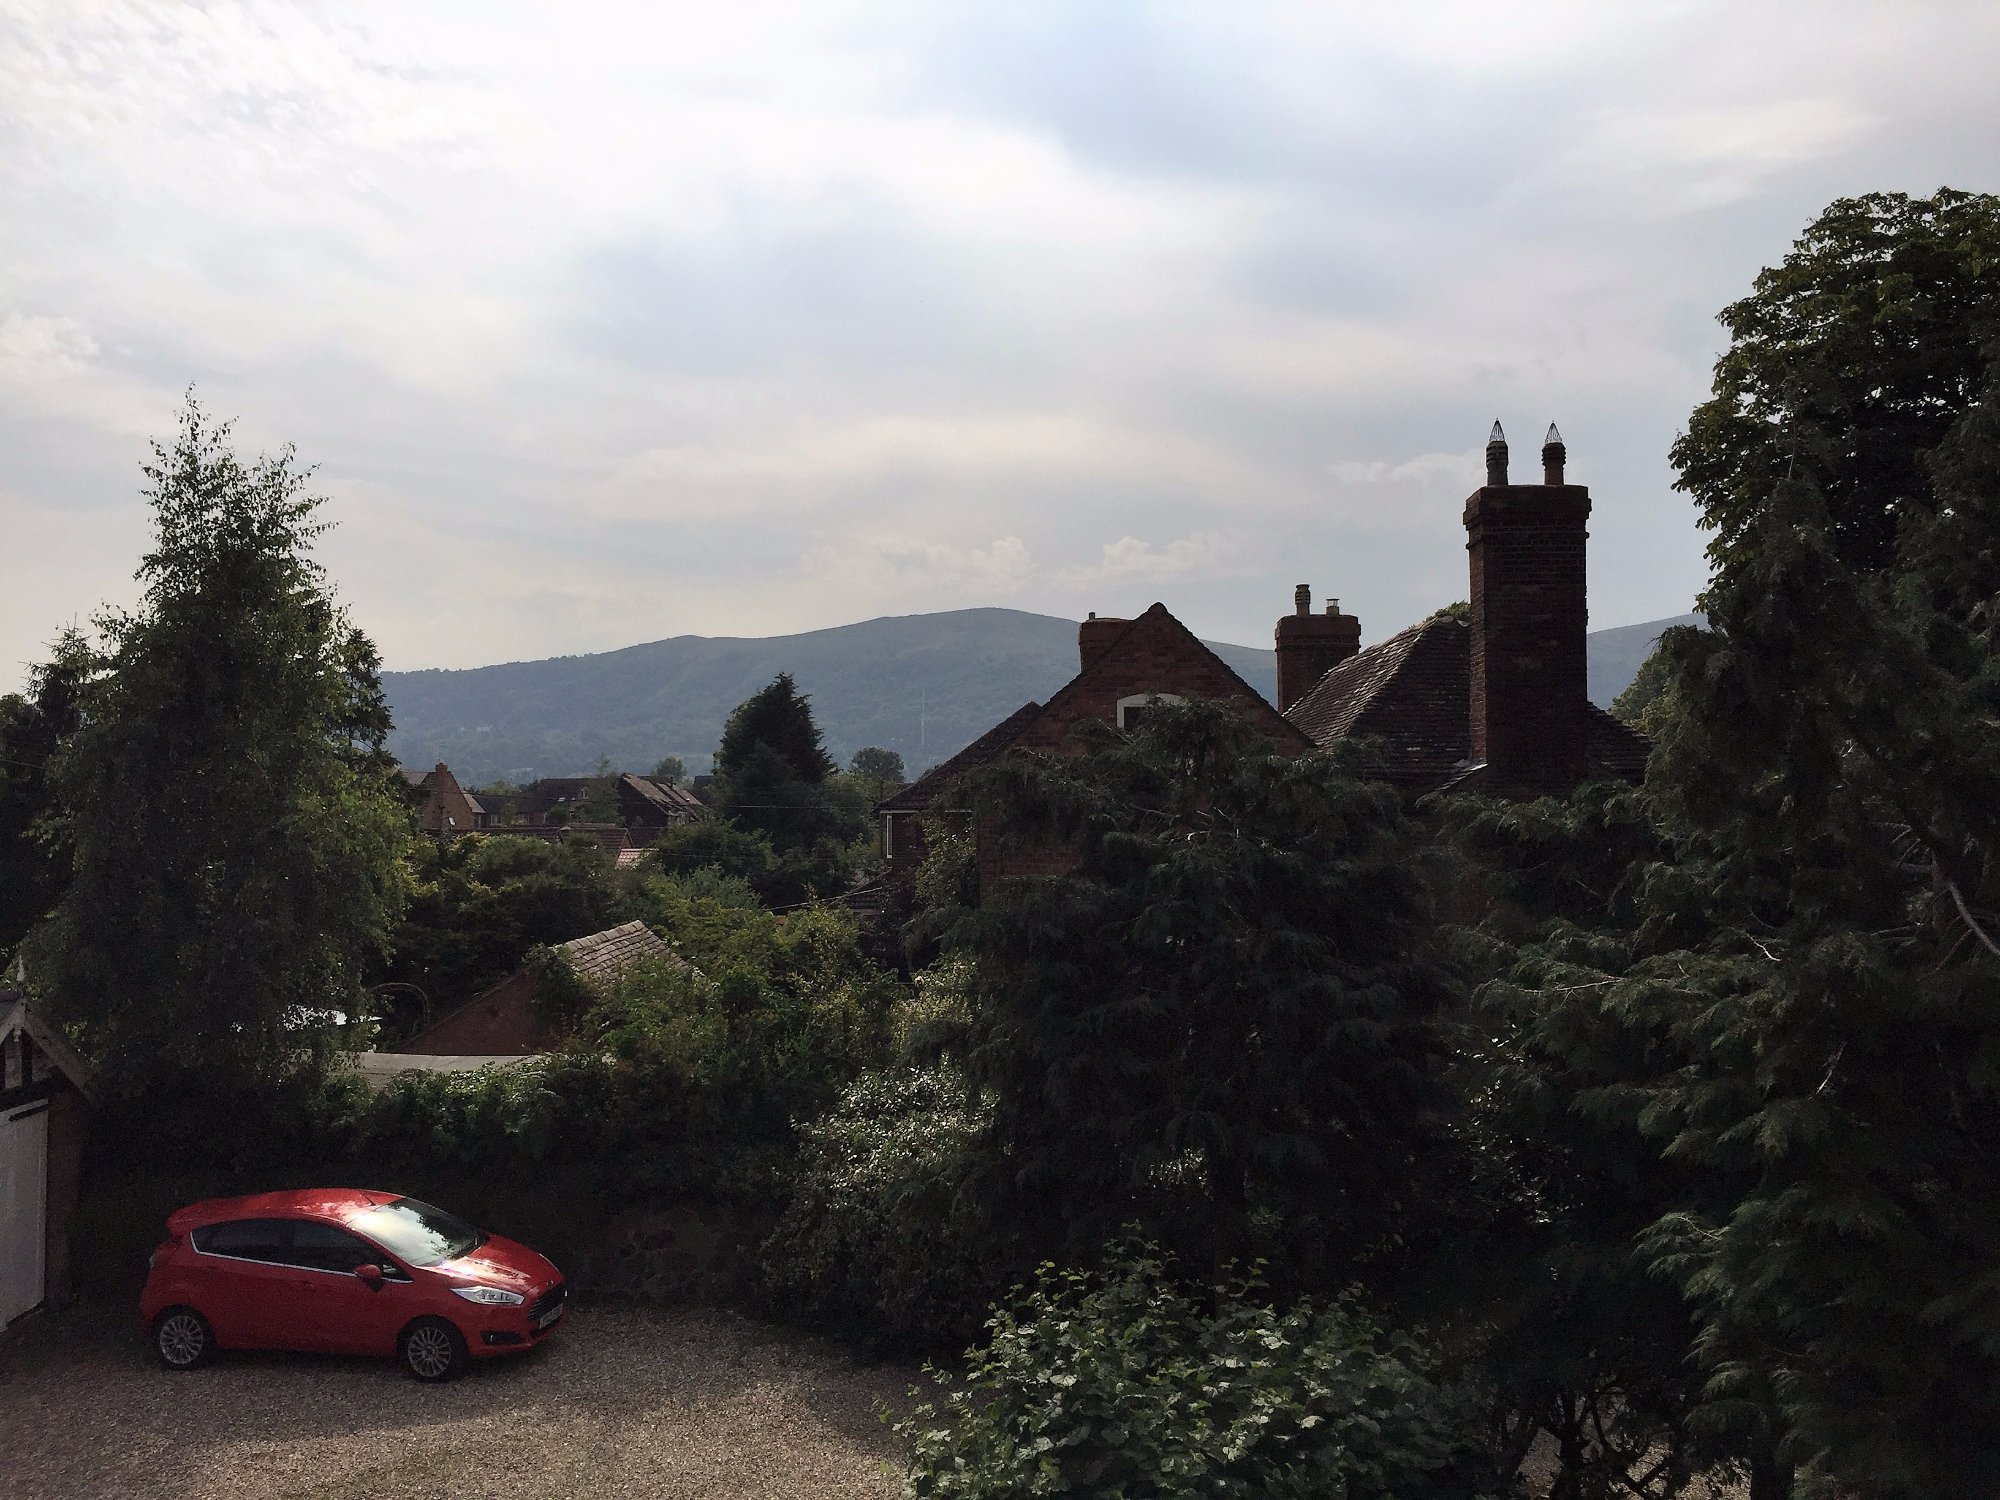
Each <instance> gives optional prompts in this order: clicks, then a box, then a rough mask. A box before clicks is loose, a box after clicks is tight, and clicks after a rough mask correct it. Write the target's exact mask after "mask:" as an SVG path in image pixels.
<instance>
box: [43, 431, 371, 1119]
mask: <svg viewBox="0 0 2000 1500" xmlns="http://www.w3.org/2000/svg"><path fill="white" fill-rule="evenodd" d="M228 437H229V429H228V427H227V425H226V424H225V425H216V424H214V423H211V422H210V421H209V420H208V419H207V418H206V417H205V415H204V414H203V413H202V411H201V409H200V407H199V406H197V405H196V404H195V402H194V400H193V398H192V397H190V398H189V400H188V403H187V406H186V407H185V409H184V410H183V412H182V414H181V423H180V430H179V433H178V434H177V436H176V437H175V439H174V442H173V444H172V446H171V447H163V446H161V445H159V444H155V445H154V455H155V460H154V462H153V463H152V464H151V465H149V466H147V467H146V470H145V472H146V475H147V477H148V478H149V479H150V480H151V481H152V487H151V488H150V489H149V490H148V491H147V496H148V498H149V499H150V500H151V502H152V506H153V511H154V526H155V540H154V544H153V549H152V551H151V552H149V553H148V554H147V555H146V557H145V560H144V562H143V563H142V565H141V567H140V569H139V577H140V579H141V580H142V581H143V582H144V583H145V585H146V590H145V594H144V597H143V599H142V601H141V603H140V605H139V607H138V608H137V610H136V611H133V612H131V613H114V614H109V615H105V616H102V617H100V619H99V621H98V624H99V626H100V628H101V629H102V631H103V634H104V637H105V646H104V648H103V650H102V652H101V654H99V655H98V656H97V657H96V659H95V660H94V661H92V662H91V663H89V664H88V668H89V670H88V674H87V680H84V681H82V683H81V686H80V688H79V698H78V721H77V725H76V727H75V729H74V732H72V733H71V734H70V735H68V736H67V738H66V739H65V740H64V741H63V744H62V748H61V750H60V751H59V753H58V755H57V757H56V759H55V782H56V787H57V792H58V796H59V800H60V803H61V805H62V808H63V813H64V818H65V831H66V833H67V835H68V837H69V839H70V843H71V847H72V849H73V851H74V854H73V870H72V878H71V881H70V884H69V887H68V889H67V891H66V893H65V894H64V896H63V898H62V901H61V903H60V904H59V905H58V906H57V908H56V910H55V912H54V913H53V915H52V916H51V917H50V918H49V919H48V921H47V922H46V923H45V924H44V925H43V926H42V927H41V928H39V929H38V930H37V932H36V933H35V934H34V935H33V937H32V939H31V945H32V947H33V950H34V951H33V955H32V956H31V962H30V968H29V974H30V980H31V983H33V984H34V985H35V986H36V987H37V989H38V990H39V991H41V992H42V993H43V994H45V995H46V996H47V998H48V999H49V1000H50V1001H51V1002H52V1003H53V1004H54V1005H55V1006H56V1007H57V1008H58V1010H59V1012H60V1014H61V1015H62V1017H63V1019H65V1020H66V1021H67V1022H69V1023H70V1024H71V1025H72V1026H73V1027H74V1029H75V1031H76V1034H77V1035H78V1037H79V1039H80V1040H82V1041H84V1042H85V1043H86V1044H87V1045H88V1046H89V1048H90V1049H91V1050H92V1051H93V1052H95V1053H96V1054H97V1056H98V1058H99V1060H100V1061H101V1062H102V1063H103V1065H104V1066H105V1070H106V1073H107V1075H108V1077H109V1078H110V1079H111V1081H112V1082H113V1084H114V1086H115V1087H116V1088H117V1089H118V1090H119V1091H120V1092H122V1093H127V1094H129V1095H137V1094H141V1093H144V1092H145V1091H146V1090H148V1089H158V1090H165V1091H167V1092H169V1093H171V1094H174V1095H175V1096H176V1097H177V1098H178V1099H179V1101H180V1103H181V1104H182V1105H186V1104H189V1103H192V1102H194V1101H195V1100H198V1099H202V1098H209V1099H214V1098H220V1097H224V1096H226V1095H227V1094H228V1093H229V1092H230V1091H231V1090H232V1089H249V1090H254V1089H256V1088H257V1087H259V1086H260V1085H262V1084H266V1083H269V1082H271V1081H274V1080H275V1079H276V1078H278V1077H280V1076H282V1075H285V1074H288V1073H290V1072H293V1071H294V1070H296V1069H297V1068H298V1067H299V1065H300V1064H301V1063H303V1062H306V1061H309V1060H311V1059H312V1058H314V1057H315V1056H317V1055H320V1054H321V1053H322V1050H323V1049H324V1048H325V1047H326V1046H327V1045H328V1044H329V1031H328V1026H327V1023H328V1021H329V1020H330V1018H331V1017H332V1016H333V1015H335V1014H336V1013H338V1014H345V1015H349V1016H351V1015H354V1014H356V1013H357V1012H359V1011H361V1010H362V1009H363V1003H362V1002H363V997H362V993H361V975H362V968H363V965H364V963H365V962H367V961H368V960H369V959H370V958H371V957H372V956H374V955H377V954H379V953H380V952H381V951H382V950H383V948H384V947H385V945H386V943H387V940H388V937H389V934H390V931H391V929H392V926H393V923H394V921H395V919H396V915H397V912H398V909H399V907H400V904H401V899H402V879H403V877H402V865H401V856H402V854H403V850H404V847H405V844H406V841H407V839H408V836H409V823H408V815H407V812H406V810H405V808H404V807H403V805H402V802H401V799H400V796H399V794H398V792H397V790H396V789H395V788H394V787H393V786H392V785H391V777H392V776H393V771H392V769H391V763H390V762H389V760H388V758H387V757H386V756H385V755H384V754H383V753H382V748H381V747H382V741H383V738H384V736H385V735H386V733H387V731H388V728H389V719H388V713H387V709H386V707H385V705H384V702H383V698H382V692H381V684H380V677H379V671H378V664H377V658H376V655H375V650H374V647H373V646H372V645H371V644H370V643H369V641H368V639H367V637H366V636H364V635H363V634H362V633H361V632H360V631H359V630H357V629H356V628H355V627H354V626H353V625H352V624H351V623H350V622H349V621H348V619H347V617H346V615H345V614H344V613H343V611H341V610H340V609H339V608H338V607H337V606H336V605H335V603H334V601H333V599H332V597H331V594H330V592H329V590H328V588H327V586H326V583H325V580H324V576H323V574H322V572H321V570H320V568H319V566H318V564H316V563H315V562H314V561H313V560H312V558H311V556H310V546H311V542H312V539H313V537H314V536H315V535H316V534H317V533H318V532H319V531H320V530H321V529H322V524H321V523H320V522H319V521H318V520H316V518H315V513H316V511H317V509H318V507H319V505H320V503H321V502H320V501H319V500H318V499H317V498H316V497H313V496H311V495H308V494H306V493H304V486H305V484H306V482H307V475H306V474H305V473H304V472H302V471H301V470H300V469H298V467H297V466H296V464H295V462H294V460H293V457H292V454H291V452H290V450H289V449H287V450H285V451H284V452H283V453H281V454H280V455H279V456H277V457H275V458H260V459H256V460H254V461H251V462H247V463H246V462H244V461H242V460H240V459H239V458H238V457H237V456H236V454H235V453H234V452H233V451H232V449H231V448H230V445H229V441H228ZM178 1114H179V1115H180V1116H185V1115H186V1114H187V1110H186V1109H185V1108H183V1109H180V1110H179V1111H178Z"/></svg>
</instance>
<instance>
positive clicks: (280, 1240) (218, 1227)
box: [190, 1219, 291, 1265]
mask: <svg viewBox="0 0 2000 1500" xmlns="http://www.w3.org/2000/svg"><path fill="white" fill-rule="evenodd" d="M290 1228H291V1226H290V1225H289V1224H287V1223H286V1222H285V1221H284V1220H283V1219H233V1220H231V1221H230V1222H229V1223H227V1224H210V1225H208V1226H207V1227H206V1228H204V1229H197V1230H195V1231H194V1233H193V1235H192V1236H190V1238H192V1239H193V1240H194V1247H195V1249H197V1250H200V1251H203V1252H204V1253H206V1254H209V1255H233V1256H235V1257H236V1258H237V1259H239V1260H263V1261H270V1262H272V1263H273V1264H277V1265H283V1264H284V1263H285V1262H286V1259H287V1256H288V1254H289V1252H288V1251H287V1249H286V1245H287V1243H288V1241H289V1240H290V1238H291V1235H290V1233H289V1230H290Z"/></svg>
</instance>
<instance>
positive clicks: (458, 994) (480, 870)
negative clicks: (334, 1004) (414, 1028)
mask: <svg viewBox="0 0 2000 1500" xmlns="http://www.w3.org/2000/svg"><path fill="white" fill-rule="evenodd" d="M408 870H409V877H408V880H409V893H410V899H409V905H408V907H407V909H406V910H405V911H404V913H403V919H402V921H401V922H400V923H399V924H398V926H397V928H396V933H395V940H394V945H393V954H392V956H391V957H390V959H389V961H388V962H387V963H386V965H384V966H382V967H381V968H380V969H378V970H377V971H376V977H377V978H378V979H379V981H380V982H381V983H384V984H389V983H393V984H398V985H413V986H415V987H416V989H417V990H418V991H419V992H421V993H422V995H423V997H424V999H425V1000H426V1001H427V1002H428V1009H429V1014H431V1015H432V1016H434V1017H435V1016H437V1015H440V1014H442V1013H443V1012H444V1011H445V1010H448V1009H449V1008H450V1007H451V1006H452V1005H454V1004H456V1003H457V1002H458V1001H461V1000H465V999H468V998H470V997H471V996H472V995H473V994H474V993H475V992H477V991H478V990H479V989H481V988H483V987H484V986H486V985H488V984H491V983H492V982H493V981H494V980H497V979H499V978H501V977H502V976H504V975H506V974H508V973H511V972H512V971H513V970H514V969H516V968H517V967H519V966H520V963H521V961H522V959H523V958H524V957H525V956H526V955H527V953H528V951H529V949H531V948H533V947H534V946H535V945H536V944H553V943H566V942H568V941H569V940H570V939H572V938H580V937H585V936H587V935H589V934H590V933H593V932H602V931H603V930H604V929H605V928H607V927H610V926H613V925H615V923H616V922H617V921H618V919H619V909H618V892H617V888H616V886H615V884H614V882H613V879H612V861H611V856H610V855H608V854H606V853H605V852H604V850H603V848H602V847H601V846H600V845H599V844H598V843H597V841H596V840H595V839H591V838H586V837H576V838H573V839H572V840H571V841H569V842H567V843H562V844H552V843H548V842H546V841H544V840H542V839H530V838H518V837H510V836H508V835H507V834H506V833H504V832H502V833H494V834H473V835H469V836H465V837H460V838H455V839H419V840H416V841H415V842H414V843H413V844H412V845H411V847H410V853H409V859H408ZM421 1014H422V1012H421V1011H420V1010H419V1011H412V1010H410V1009H409V1008H408V1007H398V1020H399V1022H400V1023H401V1025H402V1026H403V1027H405V1028H407V1027H409V1026H411V1025H414V1023H415V1022H416V1021H417V1019H418V1018H419V1016H420V1015H421Z"/></svg>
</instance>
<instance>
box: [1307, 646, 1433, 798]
mask: <svg viewBox="0 0 2000 1500" xmlns="http://www.w3.org/2000/svg"><path fill="white" fill-rule="evenodd" d="M1471 639H1472V631H1471V629H1470V628H1469V627H1468V626H1466V625H1465V624H1463V623H1462V622H1460V621H1458V620H1455V619H1453V618H1452V617H1451V616H1449V615H1438V616H1434V617H1433V618H1431V619H1428V620H1425V621H1424V622H1423V623H1421V624H1418V625H1412V626H1410V627H1409V628H1408V629H1407V630H1402V631H1399V632H1397V633H1396V634H1395V635H1392V636H1390V637H1389V638H1388V639H1387V640H1386V641H1381V642H1378V643H1377V644H1375V645H1373V646H1370V647H1369V648H1368V649H1367V650H1366V651H1363V652H1361V653H1359V654H1358V655H1355V656H1350V657H1349V658H1348V659H1347V660H1346V661H1344V662H1342V663H1340V665H1338V666H1336V667H1334V668H1332V669H1331V670H1330V671H1328V672H1327V674H1326V676H1324V677H1322V678H1320V680H1319V681H1318V682H1317V683H1316V684H1314V686H1313V689H1312V691H1311V692H1309V693H1307V694H1306V695H1305V697H1303V698H1301V699H1300V700H1299V701H1298V702H1297V703H1295V704H1293V705H1292V708H1291V712H1289V713H1288V714H1286V715H1285V717H1286V718H1288V719H1290V720H1291V721H1292V723H1294V724H1296V725H1297V726H1298V727H1299V728H1300V729H1303V730H1304V731H1305V732H1306V733H1307V734H1309V735H1311V736H1312V740H1313V743H1314V744H1316V745H1318V746H1320V747H1321V748H1322V749H1324V748H1326V747H1328V746H1330V745H1332V744H1333V743H1334V742H1335V741H1336V740H1344V739H1359V738H1366V739H1371V740H1373V741H1375V742H1376V747H1375V753H1374V755H1373V756H1372V757H1371V759H1372V760H1373V762H1374V766H1373V769H1374V770H1375V771H1376V773H1377V774H1378V775H1380V776H1381V777H1382V778H1383V779H1384V780H1385V781H1389V782H1392V783H1394V784H1395V785H1397V786H1402V787H1408V788H1412V789H1415V788H1427V787H1432V786H1436V785H1439V784H1441V783H1442V782H1444V781H1446V780H1449V779H1450V777H1451V775H1452V773H1453V772H1454V771H1455V770H1458V769H1460V768H1462V767H1463V766H1464V765H1465V763H1466V755H1467V753H1468V751H1469V750H1470V748H1471V739H1472V729H1471V713H1470V703H1471V694H1472V668H1471V649H1470V643H1471Z"/></svg>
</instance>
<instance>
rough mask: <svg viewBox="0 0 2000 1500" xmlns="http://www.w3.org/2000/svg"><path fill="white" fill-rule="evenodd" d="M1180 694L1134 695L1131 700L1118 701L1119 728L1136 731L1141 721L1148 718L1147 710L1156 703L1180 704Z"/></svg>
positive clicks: (1121, 699)
mask: <svg viewBox="0 0 2000 1500" xmlns="http://www.w3.org/2000/svg"><path fill="white" fill-rule="evenodd" d="M1181 701H1182V699H1181V695H1180V694H1179V693H1134V694H1132V695H1131V696H1130V697H1129V698H1120V699H1119V700H1118V727H1119V728H1120V729H1136V728H1138V727H1139V721H1140V720H1141V719H1143V718H1144V717H1145V716H1146V710H1147V709H1149V708H1151V707H1152V706H1153V705H1154V704H1155V703H1179V702H1181Z"/></svg>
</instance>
